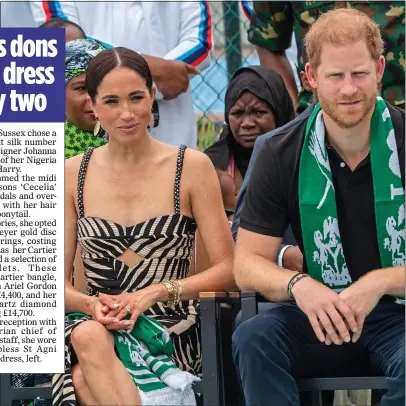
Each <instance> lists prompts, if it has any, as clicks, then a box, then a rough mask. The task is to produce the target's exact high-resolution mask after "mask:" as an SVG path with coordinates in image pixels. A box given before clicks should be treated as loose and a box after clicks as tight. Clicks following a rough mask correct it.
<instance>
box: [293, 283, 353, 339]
mask: <svg viewBox="0 0 406 406" xmlns="http://www.w3.org/2000/svg"><path fill="white" fill-rule="evenodd" d="M292 294H293V296H294V298H295V300H296V303H297V305H298V306H299V308H300V309H301V310H302V311H303V312H304V313H305V314H306V316H307V317H308V318H309V321H310V324H311V325H312V327H313V330H314V332H315V334H316V336H317V338H318V339H319V340H320V341H321V342H326V344H330V343H331V341H332V342H334V344H337V345H340V344H342V342H343V340H344V341H345V342H349V341H351V337H350V333H349V329H351V330H352V331H353V332H354V333H355V332H357V322H356V320H355V318H354V314H353V312H352V310H351V309H350V307H349V306H348V305H347V304H346V303H345V302H344V300H343V299H342V298H340V297H339V295H338V294H337V293H336V292H334V291H333V290H331V289H329V288H328V287H326V286H324V285H322V284H321V283H319V282H317V281H316V280H314V279H313V278H311V277H306V278H302V279H300V280H299V281H298V282H297V283H296V284H295V285H293V288H292ZM347 326H349V328H348V327H347ZM323 329H324V330H325V331H326V333H327V336H328V337H329V338H330V339H328V338H327V339H326V337H325V335H324V333H323ZM337 332H338V334H339V335H338V334H337Z"/></svg>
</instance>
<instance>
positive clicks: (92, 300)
mask: <svg viewBox="0 0 406 406" xmlns="http://www.w3.org/2000/svg"><path fill="white" fill-rule="evenodd" d="M81 159H82V155H79V156H76V157H74V158H71V159H68V160H66V161H65V312H67V313H69V312H82V313H86V314H89V315H91V316H93V318H94V319H95V320H97V321H99V322H100V323H102V324H111V323H113V322H114V321H115V318H113V317H107V316H105V314H104V313H103V312H102V308H103V305H102V303H101V302H100V301H99V299H98V298H97V297H92V296H87V295H84V294H83V293H81V292H79V291H78V290H77V289H75V288H74V287H73V286H72V283H71V282H70V281H71V277H72V269H73V263H74V259H75V254H76V249H77V220H78V214H77V210H76V206H75V199H76V194H77V179H78V172H79V167H80V162H81ZM112 303H113V301H111V303H109V304H110V305H112Z"/></svg>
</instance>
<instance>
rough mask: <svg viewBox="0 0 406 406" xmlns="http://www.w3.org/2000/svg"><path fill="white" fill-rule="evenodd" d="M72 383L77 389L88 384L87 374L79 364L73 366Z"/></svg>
mask: <svg viewBox="0 0 406 406" xmlns="http://www.w3.org/2000/svg"><path fill="white" fill-rule="evenodd" d="M72 384H73V387H74V388H75V390H76V391H80V390H81V389H83V388H84V387H86V386H87V383H86V379H85V376H84V375H83V371H82V368H81V367H80V365H79V364H76V365H75V366H74V367H73V368H72Z"/></svg>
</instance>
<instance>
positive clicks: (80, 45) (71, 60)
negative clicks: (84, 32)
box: [65, 39, 106, 85]
mask: <svg viewBox="0 0 406 406" xmlns="http://www.w3.org/2000/svg"><path fill="white" fill-rule="evenodd" d="M105 49H106V48H105V47H104V46H103V45H102V44H101V43H100V42H99V41H96V40H93V39H92V40H89V39H75V40H73V41H69V42H67V43H66V57H65V85H66V83H68V82H69V81H70V80H72V79H74V78H76V77H77V76H79V75H81V74H82V73H85V72H86V69H87V66H88V65H89V62H90V60H91V59H93V58H94V57H95V56H96V55H98V54H99V53H100V52H103V51H104V50H105Z"/></svg>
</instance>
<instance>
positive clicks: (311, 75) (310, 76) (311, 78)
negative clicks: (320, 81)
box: [305, 62, 317, 89]
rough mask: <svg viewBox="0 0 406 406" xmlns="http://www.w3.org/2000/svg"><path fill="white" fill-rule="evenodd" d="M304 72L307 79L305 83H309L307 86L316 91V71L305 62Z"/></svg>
mask: <svg viewBox="0 0 406 406" xmlns="http://www.w3.org/2000/svg"><path fill="white" fill-rule="evenodd" d="M305 72H306V77H307V81H308V82H309V85H310V86H311V87H312V88H313V89H317V75H316V71H315V70H314V69H313V67H312V66H311V65H310V63H309V62H307V63H306V65H305Z"/></svg>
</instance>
